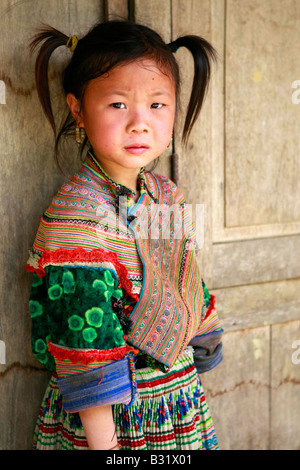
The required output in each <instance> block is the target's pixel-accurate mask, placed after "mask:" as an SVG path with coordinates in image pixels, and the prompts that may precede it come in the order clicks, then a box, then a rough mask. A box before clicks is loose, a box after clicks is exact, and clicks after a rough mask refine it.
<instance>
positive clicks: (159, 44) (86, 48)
mask: <svg viewBox="0 0 300 470" xmlns="http://www.w3.org/2000/svg"><path fill="white" fill-rule="evenodd" d="M68 39H69V38H68V36H66V35H65V34H63V33H61V32H60V31H58V30H57V29H55V28H52V27H49V26H45V27H44V28H42V29H40V30H39V32H38V33H37V34H36V36H34V38H33V39H32V42H31V50H32V51H33V50H35V49H36V48H37V47H38V46H39V45H40V44H41V43H42V44H41V46H40V48H39V52H38V56H37V59H36V65H35V76H36V85H37V92H38V96H39V99H40V101H41V104H42V107H43V110H44V112H45V114H46V116H47V118H48V120H49V122H50V124H51V126H52V129H53V131H54V134H55V136H56V142H55V151H56V157H57V155H58V144H59V141H60V138H61V136H62V135H64V134H69V133H71V132H74V131H75V121H74V119H73V117H72V115H71V113H70V112H69V114H68V116H67V118H66V120H65V122H64V123H63V125H62V127H61V129H60V130H59V132H58V133H56V124H55V120H54V116H53V111H52V105H51V98H50V91H49V83H48V64H49V59H50V56H51V54H52V53H53V51H54V50H55V49H56V48H57V47H59V46H65V45H67V42H68ZM69 42H70V41H69ZM179 47H186V48H187V49H189V51H190V52H191V53H192V55H193V59H194V80H193V85H192V92H191V96H190V101H189V104H188V108H187V113H186V118H185V123H184V128H183V135H182V140H183V141H184V142H185V143H186V142H187V140H188V137H189V135H190V132H191V130H192V127H193V125H194V123H195V121H196V119H197V117H198V115H199V113H200V110H201V107H202V104H203V101H204V98H205V95H206V92H207V89H208V84H209V79H210V72H211V61H212V60H215V59H216V52H215V50H214V48H213V47H212V46H211V44H209V43H208V42H207V41H206V40H205V39H203V38H201V37H199V36H193V35H187V36H183V37H179V38H178V39H176V40H175V41H173V42H171V43H170V44H166V43H165V42H164V41H163V39H162V38H161V37H160V36H159V34H157V33H156V32H155V31H153V30H152V29H150V28H148V27H147V26H143V25H140V24H136V23H131V22H129V21H119V20H118V21H107V22H104V23H100V24H97V25H96V26H94V27H93V28H92V29H91V30H90V31H89V32H88V33H87V34H86V35H85V36H84V37H83V38H82V39H80V40H79V41H78V43H77V46H76V48H75V50H74V52H73V55H72V58H71V60H70V62H69V63H68V65H67V66H66V68H65V69H64V72H63V89H64V92H65V94H67V93H73V94H74V95H75V96H76V98H78V99H80V100H82V98H83V96H84V92H85V89H86V86H87V84H88V82H89V81H90V80H93V79H94V78H97V77H99V76H101V75H103V74H104V73H107V72H108V71H109V70H110V69H112V68H113V67H115V66H116V65H119V64H121V63H126V62H130V61H133V60H136V59H139V58H142V57H147V58H151V59H154V60H155V61H156V63H157V64H158V66H159V67H160V68H161V69H162V70H164V71H165V72H166V73H168V74H170V76H171V77H172V79H173V80H174V83H175V90H176V99H177V102H178V99H179V95H180V73H179V67H178V63H177V61H176V59H175V57H174V52H176V50H177V49H178V48H179ZM85 143H86V141H85V142H84V144H85ZM83 147H84V145H83V146H82V148H83Z"/></svg>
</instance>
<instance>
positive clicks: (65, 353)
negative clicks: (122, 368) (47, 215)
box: [48, 342, 135, 365]
mask: <svg viewBox="0 0 300 470" xmlns="http://www.w3.org/2000/svg"><path fill="white" fill-rule="evenodd" d="M48 348H49V351H50V353H51V354H52V355H53V356H54V357H55V359H58V360H64V359H69V360H70V361H71V362H72V363H73V364H76V363H77V362H80V363H82V364H85V365H87V364H89V363H91V362H100V361H106V360H114V361H118V360H120V359H123V357H124V356H125V355H126V354H128V353H129V352H135V349H134V348H132V347H130V346H128V344H126V345H125V346H121V347H119V348H113V349H107V350H99V349H87V350H86V351H79V350H78V349H66V348H63V347H61V346H57V345H56V344H53V343H51V342H49V343H48Z"/></svg>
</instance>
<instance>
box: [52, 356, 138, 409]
mask: <svg viewBox="0 0 300 470" xmlns="http://www.w3.org/2000/svg"><path fill="white" fill-rule="evenodd" d="M58 386H59V388H60V391H61V394H62V397H63V405H64V408H65V410H66V411H68V412H71V413H75V412H77V411H81V410H84V409H87V408H92V407H93V406H101V405H108V404H111V405H112V404H117V403H125V404H129V403H130V401H131V398H132V396H133V393H134V391H133V385H132V380H131V370H130V362H129V358H128V357H125V358H123V359H121V360H119V361H115V362H112V363H111V364H107V365H105V366H103V367H99V368H97V369H93V370H91V371H88V372H84V373H82V374H76V375H72V376H69V377H64V378H60V379H58Z"/></svg>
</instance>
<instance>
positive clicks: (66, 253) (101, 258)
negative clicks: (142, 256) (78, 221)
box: [25, 247, 139, 301]
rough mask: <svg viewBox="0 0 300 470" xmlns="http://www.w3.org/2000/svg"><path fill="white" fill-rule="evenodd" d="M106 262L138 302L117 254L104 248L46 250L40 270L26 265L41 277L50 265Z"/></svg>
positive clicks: (137, 297)
mask: <svg viewBox="0 0 300 470" xmlns="http://www.w3.org/2000/svg"><path fill="white" fill-rule="evenodd" d="M105 261H107V262H110V263H112V264H113V265H114V267H115V269H116V272H117V275H118V278H119V281H120V283H119V286H120V287H123V289H124V290H125V291H126V293H127V294H128V295H130V296H131V297H132V299H133V300H135V301H138V299H139V296H138V294H132V293H131V290H132V282H131V281H130V280H129V279H128V276H127V269H126V267H125V266H124V265H123V264H121V263H120V261H119V260H118V255H117V254H116V253H112V252H109V251H106V250H103V249H102V248H95V249H92V250H91V251H87V250H85V249H84V248H81V247H78V248H72V249H66V248H58V249H57V250H55V251H50V250H45V251H44V252H43V254H42V256H41V257H40V259H39V261H38V266H39V267H38V269H36V268H34V267H33V266H30V265H26V266H25V268H26V269H27V270H28V271H30V272H32V271H34V272H36V274H37V275H38V276H39V277H41V276H44V275H45V269H44V267H45V265H48V264H58V263H59V264H60V263H75V262H80V263H85V262H88V263H99V262H105Z"/></svg>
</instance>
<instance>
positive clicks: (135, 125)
mask: <svg viewBox="0 0 300 470" xmlns="http://www.w3.org/2000/svg"><path fill="white" fill-rule="evenodd" d="M148 131H149V125H148V122H147V118H146V116H145V114H144V113H142V112H135V113H132V114H131V115H130V117H129V121H128V124H127V132H128V133H134V132H136V133H137V134H141V133H144V132H145V133H147V132H148Z"/></svg>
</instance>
